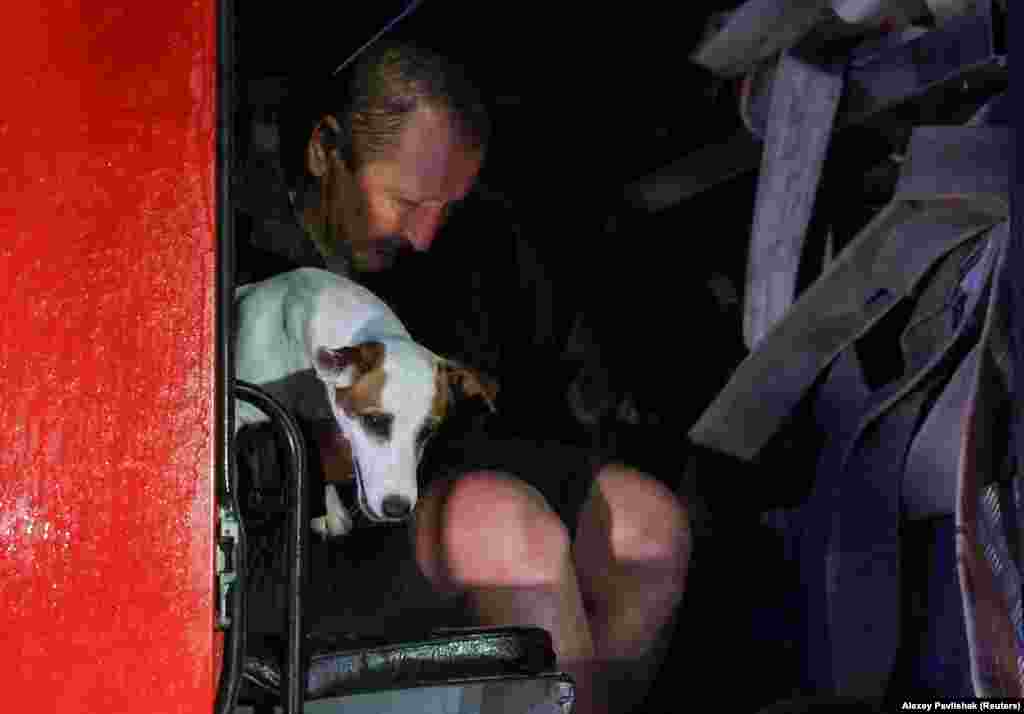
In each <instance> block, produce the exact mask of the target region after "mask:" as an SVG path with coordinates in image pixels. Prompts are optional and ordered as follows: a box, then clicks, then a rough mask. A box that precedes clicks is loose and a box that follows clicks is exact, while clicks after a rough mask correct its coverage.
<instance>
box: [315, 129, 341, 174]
mask: <svg viewBox="0 0 1024 714" xmlns="http://www.w3.org/2000/svg"><path fill="white" fill-rule="evenodd" d="M340 136H341V125H340V124H339V123H338V120H337V119H335V118H334V117H333V116H331V115H330V114H327V115H326V116H324V117H323V118H322V119H321V120H320V121H319V122H318V123H317V125H316V126H315V127H314V128H313V133H312V134H311V135H310V137H309V143H308V144H307V145H306V170H308V171H309V173H310V174H311V175H313V176H315V177H316V178H323V177H324V176H325V175H326V174H327V169H328V167H329V165H330V157H331V152H333V151H335V150H336V149H337V148H338V141H339V139H340ZM339 158H340V157H339Z"/></svg>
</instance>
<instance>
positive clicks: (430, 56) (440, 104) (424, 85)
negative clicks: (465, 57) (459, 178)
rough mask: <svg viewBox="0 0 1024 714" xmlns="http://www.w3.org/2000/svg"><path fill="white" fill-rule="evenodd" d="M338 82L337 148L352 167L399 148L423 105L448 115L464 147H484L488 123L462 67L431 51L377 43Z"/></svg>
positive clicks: (415, 47)
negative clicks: (399, 141) (405, 128)
mask: <svg viewBox="0 0 1024 714" xmlns="http://www.w3.org/2000/svg"><path fill="white" fill-rule="evenodd" d="M340 81H341V83H342V85H341V87H340V92H339V94H338V95H337V99H336V100H335V101H336V102H338V104H335V111H334V112H333V114H334V116H335V117H336V118H337V119H338V121H339V122H340V123H341V134H340V136H339V137H338V149H339V151H340V152H341V155H342V158H344V159H345V160H346V161H348V162H349V163H350V164H351V165H352V167H353V168H359V167H360V166H362V165H364V164H366V163H367V162H369V161H371V160H373V159H375V158H377V157H379V156H381V155H382V154H383V153H385V152H387V151H388V150H390V149H393V148H394V147H395V146H397V144H398V138H399V136H400V134H401V131H402V129H403V128H404V127H405V125H406V122H407V121H408V119H409V117H410V115H411V114H412V112H414V111H415V110H416V109H418V108H420V107H423V106H429V107H432V108H436V109H441V110H444V111H446V112H447V113H448V115H449V116H450V118H451V120H452V122H453V124H454V127H455V131H456V133H457V135H458V137H459V140H460V141H462V142H464V143H465V144H466V145H468V146H470V147H472V148H474V149H480V150H484V149H486V147H487V142H488V139H489V138H490V121H489V119H488V116H487V110H486V108H485V105H484V102H483V99H482V98H481V96H480V93H479V92H478V91H477V89H476V87H475V86H474V85H473V83H472V82H471V81H470V80H469V78H468V77H467V76H466V74H465V72H464V71H463V69H462V67H461V66H459V65H458V64H456V63H454V62H452V61H450V60H448V59H447V58H445V57H443V56H441V55H440V54H438V53H436V52H433V51H432V50H429V49H426V48H423V47H420V46H417V45H413V44H409V43H406V42H402V41H398V40H392V41H389V42H384V43H381V44H379V45H377V46H374V47H371V49H370V50H369V51H368V52H367V53H366V54H364V55H363V56H362V57H360V58H359V59H358V60H357V61H356V62H355V64H354V66H353V67H352V68H351V72H349V73H347V76H343V77H342V78H341V80H340Z"/></svg>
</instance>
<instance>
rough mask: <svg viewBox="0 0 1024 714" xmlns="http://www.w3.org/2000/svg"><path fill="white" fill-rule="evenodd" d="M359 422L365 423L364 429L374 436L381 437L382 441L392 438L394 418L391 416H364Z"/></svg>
mask: <svg viewBox="0 0 1024 714" xmlns="http://www.w3.org/2000/svg"><path fill="white" fill-rule="evenodd" d="M359 420H360V421H361V422H362V423H363V427H364V428H365V429H366V430H367V431H368V432H370V433H371V434H373V435H374V436H379V437H381V438H382V439H386V438H388V437H389V436H391V422H392V421H393V418H392V416H391V415H390V414H363V415H362V416H361V417H359Z"/></svg>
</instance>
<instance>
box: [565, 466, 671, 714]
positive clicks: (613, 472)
mask: <svg viewBox="0 0 1024 714" xmlns="http://www.w3.org/2000/svg"><path fill="white" fill-rule="evenodd" d="M690 550H691V535H690V523H689V517H688V514H687V512H686V509H685V507H684V505H683V504H682V503H680V501H679V499H678V498H677V497H676V496H675V495H674V494H673V493H672V492H671V491H670V490H669V489H668V488H667V487H666V486H664V485H663V484H661V483H660V482H658V481H657V480H656V479H654V478H651V477H649V476H646V475H644V474H642V473H640V472H638V471H635V470H633V469H630V468H628V467H624V466H619V465H610V466H606V467H605V468H604V469H602V470H601V472H600V473H599V475H598V478H597V479H596V480H595V483H594V487H593V489H592V491H591V493H590V496H589V498H588V499H587V502H586V503H585V505H584V508H583V510H582V511H581V512H580V517H579V523H578V525H577V532H576V539H575V543H574V544H573V555H574V562H575V567H576V577H577V579H578V582H579V585H580V589H581V592H582V595H583V598H584V602H585V603H586V609H587V614H588V618H589V623H590V628H591V633H592V636H593V640H594V649H595V659H596V661H597V663H598V665H597V666H599V668H600V669H601V670H602V671H603V672H604V676H603V677H602V679H603V680H605V681H606V682H607V686H608V687H609V691H608V692H607V696H608V697H609V701H610V702H612V703H611V704H610V706H612V707H613V708H614V710H615V711H617V712H618V711H622V712H627V711H629V710H630V708H631V707H633V706H635V705H636V704H637V703H639V702H640V701H641V699H642V698H643V696H644V695H645V694H646V691H647V689H648V688H649V686H650V683H651V680H652V679H653V677H654V675H655V674H656V672H657V668H658V666H659V664H660V661H659V660H660V657H661V655H662V654H663V649H664V648H663V645H664V644H665V638H666V636H667V634H668V632H669V630H671V625H672V623H673V618H674V614H675V611H676V608H677V606H678V605H679V602H680V600H681V598H682V594H683V591H684V589H685V585H686V573H687V569H688V566H689V559H690ZM626 682H628V683H629V684H626Z"/></svg>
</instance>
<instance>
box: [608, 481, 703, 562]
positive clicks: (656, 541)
mask: <svg viewBox="0 0 1024 714" xmlns="http://www.w3.org/2000/svg"><path fill="white" fill-rule="evenodd" d="M597 484H598V488H599V490H600V494H601V496H602V497H603V498H604V500H605V502H606V503H607V506H608V514H609V518H610V524H609V525H610V541H611V543H610V547H611V550H612V557H613V559H614V560H615V561H616V562H618V563H621V564H638V565H644V564H649V565H660V564H665V565H673V564H674V565H679V564H682V565H684V566H685V563H686V562H687V561H688V560H689V556H690V548H691V545H690V543H691V536H690V518H689V514H688V513H687V511H686V506H685V504H684V503H683V502H682V501H681V500H680V499H679V498H678V497H677V496H676V495H675V494H674V493H673V492H672V491H671V490H670V489H669V488H668V487H667V486H665V485H664V484H663V483H661V482H660V481H658V480H657V479H655V478H653V477H651V476H648V475H646V474H644V473H641V472H640V471H637V470H635V469H632V468H629V467H627V466H622V465H619V464H611V465H608V466H605V467H604V468H603V469H601V472H600V473H599V474H598V477H597Z"/></svg>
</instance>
